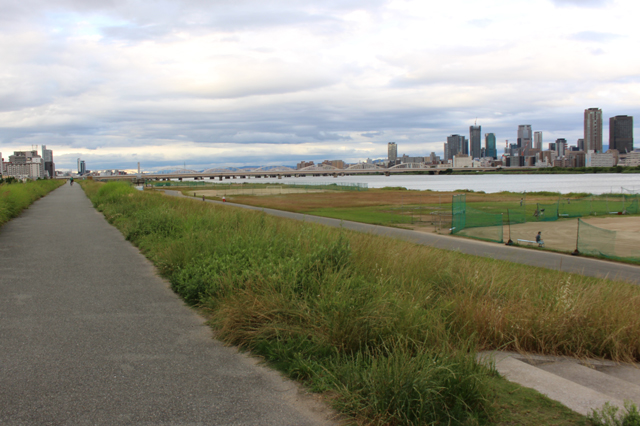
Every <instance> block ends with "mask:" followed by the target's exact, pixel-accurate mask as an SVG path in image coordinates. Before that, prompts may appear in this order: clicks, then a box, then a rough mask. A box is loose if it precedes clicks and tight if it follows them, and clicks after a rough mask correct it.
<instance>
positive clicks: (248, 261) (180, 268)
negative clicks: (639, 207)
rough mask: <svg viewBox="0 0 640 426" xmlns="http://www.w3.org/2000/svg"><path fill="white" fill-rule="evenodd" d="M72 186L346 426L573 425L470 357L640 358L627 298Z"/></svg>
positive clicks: (639, 327)
mask: <svg viewBox="0 0 640 426" xmlns="http://www.w3.org/2000/svg"><path fill="white" fill-rule="evenodd" d="M83 187H84V188H85V191H86V192H87V194H88V196H89V197H90V198H91V199H92V201H93V203H94V205H95V206H96V208H98V209H99V210H100V211H102V212H103V213H104V215H105V217H106V218H107V219H108V220H109V221H110V222H111V223H112V224H114V225H115V226H116V227H118V228H119V229H120V230H121V232H122V233H123V234H124V235H125V237H126V238H127V239H128V240H130V241H131V242H132V243H134V244H135V245H136V246H138V247H139V248H140V249H141V250H142V251H143V252H144V253H145V254H146V255H147V257H149V258H150V259H151V260H152V261H153V262H154V263H155V265H156V266H157V267H158V269H159V271H160V273H161V274H162V275H163V276H165V277H166V278H167V279H168V280H169V281H170V283H171V286H172V288H173V290H174V291H176V292H177V293H178V294H180V295H181V296H182V297H183V298H184V300H185V301H186V302H187V303H189V304H191V305H194V306H198V307H199V308H200V309H202V310H203V311H205V312H206V313H207V315H208V317H209V318H210V320H209V323H210V324H211V326H212V327H213V328H214V329H215V330H216V333H217V336H218V337H219V338H220V339H222V340H224V341H226V342H228V343H230V344H234V345H237V346H239V347H242V348H245V349H247V350H250V351H251V352H252V353H253V354H255V355H258V356H261V357H263V358H264V359H265V360H267V361H268V362H269V363H271V364H272V365H273V366H275V367H277V368H278V369H280V370H281V371H283V372H285V373H286V374H287V375H288V376H290V377H292V378H295V379H297V380H300V381H302V382H303V383H305V385H306V386H308V387H309V388H311V389H312V390H314V391H316V392H321V393H322V394H323V395H325V396H326V397H327V399H328V400H329V401H331V402H332V404H333V405H334V406H335V407H337V408H338V409H340V410H341V411H342V412H343V413H345V414H347V415H348V416H350V418H352V419H353V421H354V422H357V423H358V424H369V425H421V424H437V423H438V422H439V424H466V425H472V424H504V425H507V424H514V423H513V422H514V421H516V420H513V419H524V420H526V419H527V418H529V417H531V418H534V417H533V416H529V414H530V413H531V412H537V411H543V412H546V413H542V414H541V415H542V416H543V417H544V418H545V419H553V418H554V417H557V421H558V423H557V424H575V422H573V423H571V422H572V421H573V420H576V419H581V418H580V417H579V416H578V417H576V416H577V415H573V414H571V412H570V411H569V410H568V409H563V408H561V407H558V406H556V405H553V404H551V405H549V404H548V403H547V402H545V403H542V402H540V400H539V399H536V398H533V399H526V398H524V397H523V399H521V400H518V401H519V402H517V403H515V402H513V401H514V399H513V398H515V397H516V396H517V395H516V396H514V395H513V394H510V392H511V390H513V389H516V388H512V387H508V385H507V384H506V382H505V381H504V380H502V379H500V378H498V377H496V376H495V374H494V373H492V372H491V371H490V370H489V369H487V368H485V367H483V366H479V365H477V364H476V363H475V361H474V359H475V356H474V354H475V352H476V351H477V350H486V349H506V350H521V351H529V352H536V353H544V354H553V355H571V356H583V357H603V358H610V359H614V360H627V361H629V360H639V359H640V289H639V288H638V287H637V286H633V285H630V284H626V283H622V282H616V283H614V282H611V281H607V280H602V279H597V278H590V277H583V276H577V275H569V274H565V273H561V272H557V271H550V270H546V269H540V268H532V267H528V266H521V265H516V264H511V263H507V262H501V261H497V260H492V259H482V258H477V257H473V256H468V255H463V254H461V253H457V252H449V251H444V250H437V249H434V248H430V247H423V246H417V245H414V244H410V243H406V242H401V241H397V240H393V239H389V238H382V237H377V236H373V235H368V234H361V233H356V232H351V231H347V230H344V229H333V228H326V227H323V226H320V225H316V224H310V223H303V222H297V221H292V220H286V219H283V218H277V217H272V216H268V215H265V214H264V213H261V212H255V211H246V210H242V209H237V208H233V207H229V206H218V205H211V204H208V203H202V202H201V201H200V202H198V201H197V200H190V199H177V198H171V197H166V196H163V195H161V194H156V193H143V192H140V191H135V190H133V189H131V188H130V187H128V186H127V185H123V184H119V183H108V184H104V185H101V184H98V183H93V182H84V183H83ZM516 277H517V278H516ZM509 386H510V385H509ZM514 386H515V385H514ZM507 389H511V390H507ZM518 389H519V388H518ZM518 392H520V391H519V390H518V391H514V392H513V393H518ZM525 395H527V394H526V393H525ZM505 407H506V408H505ZM572 416H573V417H572ZM541 418H542V417H541ZM563 419H565V420H566V421H565V420H563ZM567 419H569V420H567ZM571 419H573V420H571ZM554 421H555V420H554ZM545 422H546V420H545V421H543V420H540V423H538V424H543V423H544V424H547V423H545ZM562 422H564V423H562ZM522 424H527V423H522ZM529 424H531V423H529ZM548 424H554V423H548Z"/></svg>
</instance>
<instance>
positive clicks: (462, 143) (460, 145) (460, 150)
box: [447, 135, 469, 160]
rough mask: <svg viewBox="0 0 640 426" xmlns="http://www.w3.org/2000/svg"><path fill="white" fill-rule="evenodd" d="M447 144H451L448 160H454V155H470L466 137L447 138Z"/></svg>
mask: <svg viewBox="0 0 640 426" xmlns="http://www.w3.org/2000/svg"><path fill="white" fill-rule="evenodd" d="M447 143H448V144H449V157H448V160H452V159H453V156H454V155H458V154H469V141H468V140H467V138H465V137H464V136H460V135H451V136H447Z"/></svg>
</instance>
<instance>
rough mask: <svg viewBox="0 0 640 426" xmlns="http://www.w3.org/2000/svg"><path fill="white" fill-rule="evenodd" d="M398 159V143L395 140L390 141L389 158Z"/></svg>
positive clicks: (391, 159) (390, 159)
mask: <svg viewBox="0 0 640 426" xmlns="http://www.w3.org/2000/svg"><path fill="white" fill-rule="evenodd" d="M397 159H398V145H396V143H395V142H389V146H388V147H387V160H389V161H396V160H397Z"/></svg>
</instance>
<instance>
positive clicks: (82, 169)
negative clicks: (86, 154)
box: [78, 158, 87, 175]
mask: <svg viewBox="0 0 640 426" xmlns="http://www.w3.org/2000/svg"><path fill="white" fill-rule="evenodd" d="M86 171H87V168H86V165H85V163H84V160H81V159H79V158H78V174H79V175H83V174H84V172H86Z"/></svg>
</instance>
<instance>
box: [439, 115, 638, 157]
mask: <svg viewBox="0 0 640 426" xmlns="http://www.w3.org/2000/svg"><path fill="white" fill-rule="evenodd" d="M602 132H603V128H602V110H601V109H599V108H588V109H586V110H585V111H584V138H581V139H578V140H577V142H576V145H574V146H570V145H569V144H568V142H567V140H566V139H564V138H559V139H556V141H555V142H551V143H549V144H548V149H546V150H545V149H544V148H543V136H542V132H541V131H536V132H533V131H532V129H531V125H529V124H521V125H519V126H518V133H517V138H516V143H511V144H510V143H509V141H506V143H505V148H504V154H502V155H501V156H498V152H497V150H496V137H495V134H493V133H485V135H484V147H481V143H480V142H481V140H480V134H481V127H480V126H477V125H474V126H471V127H470V128H469V139H467V138H466V137H464V136H461V135H451V136H449V137H448V138H447V142H446V143H445V144H444V159H443V162H444V163H446V164H450V165H451V166H452V167H454V168H460V167H491V166H493V167H495V166H505V167H613V166H616V165H621V166H637V165H639V164H640V152H634V149H633V117H630V116H626V115H618V116H615V117H611V118H610V119H609V149H608V150H607V151H606V152H604V151H603V144H602V140H603V138H602Z"/></svg>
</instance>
